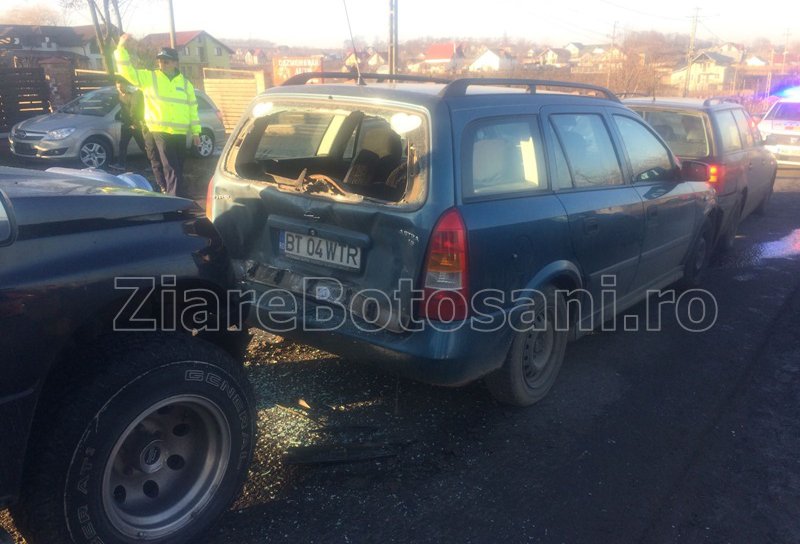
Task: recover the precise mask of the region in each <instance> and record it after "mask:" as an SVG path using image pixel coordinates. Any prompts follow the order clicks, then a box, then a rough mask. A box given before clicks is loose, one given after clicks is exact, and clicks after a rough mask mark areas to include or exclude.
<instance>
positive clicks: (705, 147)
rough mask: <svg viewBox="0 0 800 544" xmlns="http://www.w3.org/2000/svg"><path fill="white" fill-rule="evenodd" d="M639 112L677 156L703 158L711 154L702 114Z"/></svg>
mask: <svg viewBox="0 0 800 544" xmlns="http://www.w3.org/2000/svg"><path fill="white" fill-rule="evenodd" d="M639 114H640V115H641V116H642V117H644V119H645V121H647V122H648V123H650V125H651V126H652V127H653V129H654V130H655V131H656V132H658V134H659V135H660V136H661V137H662V138H663V139H664V141H665V142H667V145H669V147H670V149H672V152H673V153H675V154H676V155H677V156H679V157H683V158H686V159H702V158H704V157H708V156H709V155H710V154H711V149H710V147H709V143H708V133H707V128H706V123H705V121H704V117H703V115H702V114H699V113H697V114H695V113H686V112H679V111H655V110H645V111H639Z"/></svg>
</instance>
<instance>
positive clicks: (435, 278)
mask: <svg viewBox="0 0 800 544" xmlns="http://www.w3.org/2000/svg"><path fill="white" fill-rule="evenodd" d="M467 268H468V255H467V229H466V228H465V227H464V221H463V219H462V218H461V214H460V213H459V212H458V210H456V209H454V208H453V209H450V210H447V211H446V212H445V213H444V214H443V215H442V216H441V217H440V218H439V221H438V222H437V223H436V227H435V228H434V229H433V234H432V235H431V240H430V243H429V245H428V254H427V256H426V258H425V269H424V271H423V277H422V279H423V282H424V286H425V298H424V300H423V301H422V304H421V306H420V316H421V317H424V318H428V319H432V320H435V321H447V322H449V321H457V320H462V319H466V318H467V316H468V315H469V290H468V287H467V285H468V278H467Z"/></svg>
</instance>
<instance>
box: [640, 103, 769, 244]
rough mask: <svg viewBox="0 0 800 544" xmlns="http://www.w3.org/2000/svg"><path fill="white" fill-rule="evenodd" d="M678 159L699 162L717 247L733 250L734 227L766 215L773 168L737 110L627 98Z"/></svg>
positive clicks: (746, 119) (725, 106)
mask: <svg viewBox="0 0 800 544" xmlns="http://www.w3.org/2000/svg"><path fill="white" fill-rule="evenodd" d="M625 104H626V105H627V106H628V107H630V108H631V109H633V110H634V111H636V112H638V113H639V114H640V115H641V116H642V117H643V118H644V119H645V120H646V121H647V122H648V123H650V124H651V125H652V126H653V128H654V129H655V130H656V132H658V133H659V134H660V135H661V137H662V138H664V140H665V141H666V142H667V144H669V146H670V147H671V148H672V150H673V151H674V152H675V154H676V155H678V157H680V158H681V159H689V160H692V161H699V162H702V163H703V164H705V169H704V172H703V175H704V179H707V180H708V182H709V183H711V184H712V185H713V186H714V188H715V189H716V191H717V195H718V196H717V200H718V201H719V206H720V208H721V209H722V213H723V220H722V229H721V232H720V239H719V247H720V248H721V249H722V250H727V249H730V248H731V247H733V242H734V240H735V239H736V232H737V230H738V228H739V223H740V222H741V221H742V220H743V219H744V218H745V217H747V216H748V215H750V214H751V213H752V212H756V213H759V214H762V213H764V212H765V211H766V207H767V204H768V203H769V199H770V197H771V196H772V189H773V186H774V185H775V176H776V175H777V170H778V165H777V162H776V160H775V157H774V156H773V155H772V153H771V152H770V151H769V150H768V149H767V148H766V147H765V146H764V141H763V140H762V139H761V134H760V132H759V131H758V129H757V128H756V123H755V121H754V120H753V119H752V118H751V117H750V114H748V113H747V110H745V109H744V107H743V106H741V105H740V104H738V103H736V102H731V101H727V100H725V99H719V98H709V99H707V100H700V99H681V98H656V99H645V98H636V99H633V98H631V99H627V100H625Z"/></svg>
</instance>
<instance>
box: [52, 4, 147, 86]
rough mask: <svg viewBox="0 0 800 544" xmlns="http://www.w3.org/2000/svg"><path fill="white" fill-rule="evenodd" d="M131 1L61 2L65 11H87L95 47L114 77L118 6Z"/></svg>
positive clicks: (120, 23)
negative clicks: (92, 29)
mask: <svg viewBox="0 0 800 544" xmlns="http://www.w3.org/2000/svg"><path fill="white" fill-rule="evenodd" d="M132 1H133V0H61V6H62V7H63V8H64V9H65V10H67V11H70V10H84V9H88V10H89V14H90V15H91V16H92V24H93V25H94V31H95V36H96V38H97V46H98V47H99V49H100V51H101V52H102V54H103V60H104V61H105V65H106V72H108V74H109V75H112V76H113V75H114V60H113V53H112V52H113V50H114V45H115V43H116V41H117V38H118V37H119V35H120V34H122V32H124V30H123V28H122V14H121V12H120V6H121V5H123V4H125V3H127V2H132Z"/></svg>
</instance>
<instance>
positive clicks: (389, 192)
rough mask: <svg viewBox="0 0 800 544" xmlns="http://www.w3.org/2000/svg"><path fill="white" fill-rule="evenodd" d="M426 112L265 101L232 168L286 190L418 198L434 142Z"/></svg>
mask: <svg viewBox="0 0 800 544" xmlns="http://www.w3.org/2000/svg"><path fill="white" fill-rule="evenodd" d="M427 134H428V130H427V124H426V121H425V119H424V117H423V116H422V115H420V114H419V113H414V112H403V111H400V110H397V109H386V108H380V107H366V106H361V105H358V106H355V105H350V104H348V105H343V104H330V103H325V104H324V105H323V104H309V103H307V102H306V103H288V102H275V103H269V102H261V103H258V104H256V105H255V106H254V107H253V110H252V112H251V116H250V119H249V120H248V122H247V123H245V124H244V126H243V127H242V130H241V132H240V133H239V134H238V135H237V136H236V137H235V138H234V145H233V147H232V149H231V152H230V154H229V155H228V157H227V158H226V161H225V167H226V169H227V170H228V171H229V172H231V173H233V174H235V175H237V176H239V177H241V178H245V179H248V180H255V181H262V182H267V183H270V182H272V183H275V184H276V185H277V186H278V187H279V188H281V189H282V190H291V191H298V192H306V193H313V194H318V195H321V196H333V197H338V198H344V199H352V200H363V199H364V198H368V199H373V200H378V201H381V202H387V203H401V202H413V201H417V200H420V199H421V198H422V196H423V194H422V193H423V191H424V175H425V172H426V168H425V166H424V165H425V162H426V159H427V150H428V141H427Z"/></svg>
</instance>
